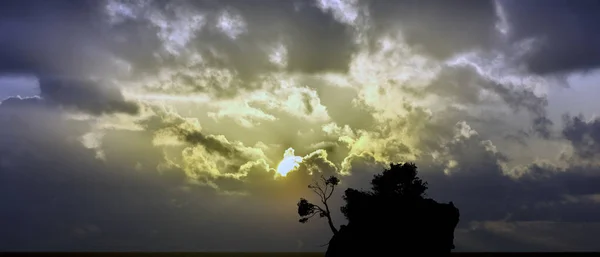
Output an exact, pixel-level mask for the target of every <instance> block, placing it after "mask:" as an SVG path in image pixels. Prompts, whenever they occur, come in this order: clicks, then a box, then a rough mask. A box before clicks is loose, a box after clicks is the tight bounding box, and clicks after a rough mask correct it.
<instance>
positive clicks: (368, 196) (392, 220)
mask: <svg viewBox="0 0 600 257" xmlns="http://www.w3.org/2000/svg"><path fill="white" fill-rule="evenodd" d="M417 175H418V172H417V166H416V165H415V164H414V163H402V164H393V163H392V164H391V165H390V168H389V169H385V170H384V171H383V172H382V173H381V174H377V175H375V176H374V177H373V179H372V180H371V190H370V191H361V190H356V189H352V188H348V189H346V191H345V192H344V195H343V199H344V201H345V202H346V204H345V205H344V206H343V207H341V211H342V213H343V214H344V216H345V217H346V219H348V224H347V225H342V226H341V227H340V230H339V231H338V230H337V229H335V227H334V226H333V223H332V222H331V216H330V211H329V207H328V206H327V204H326V203H327V200H328V199H329V197H331V195H332V193H333V189H334V188H335V186H336V185H337V184H338V182H339V180H337V178H335V180H332V181H331V182H333V183H331V182H330V183H328V182H327V181H328V180H326V179H325V178H322V182H325V183H324V185H325V188H326V189H325V190H323V189H322V187H320V186H316V185H314V184H313V185H310V186H309V188H311V189H313V191H315V193H316V194H317V195H319V196H321V201H322V202H323V204H324V205H325V208H321V207H319V206H316V205H314V204H311V203H309V202H308V201H307V200H305V199H301V200H300V202H299V203H298V213H299V214H300V216H301V217H304V218H302V219H301V220H300V221H301V222H306V221H307V220H308V219H309V218H310V217H312V216H314V215H320V216H321V217H327V218H328V219H329V221H330V222H329V225H330V227H331V228H332V231H333V232H334V235H333V237H332V238H331V240H330V241H329V246H328V249H327V253H326V256H327V257H337V256H350V255H357V254H368V255H371V256H396V255H398V254H399V253H405V254H413V255H415V254H416V255H419V254H421V255H428V254H431V253H434V254H437V255H439V254H447V253H450V251H451V249H453V248H454V244H453V241H454V229H455V228H456V225H457V224H458V221H459V211H458V209H457V208H456V207H455V206H454V204H453V203H452V202H450V203H449V204H442V203H437V202H436V201H434V200H433V199H428V198H426V191H427V188H428V185H427V182H424V181H423V180H421V179H420V178H419V177H418V176H417ZM332 178H334V177H332ZM332 178H330V179H332ZM328 187H331V191H327V188H328Z"/></svg>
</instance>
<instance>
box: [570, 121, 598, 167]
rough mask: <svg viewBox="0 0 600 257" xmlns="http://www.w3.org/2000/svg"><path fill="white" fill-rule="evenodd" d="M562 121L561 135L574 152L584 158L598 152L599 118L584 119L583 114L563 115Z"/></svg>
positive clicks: (591, 156)
mask: <svg viewBox="0 0 600 257" xmlns="http://www.w3.org/2000/svg"><path fill="white" fill-rule="evenodd" d="M564 121H565V127H564V128H563V131H562V135H563V136H564V138H565V139H567V140H568V141H569V142H570V143H571V145H572V146H573V149H574V151H575V154H577V155H578V156H579V157H581V158H584V159H589V158H594V157H596V156H598V154H600V119H594V120H590V121H586V120H585V118H584V117H583V115H579V116H575V117H571V116H570V115H565V116H564Z"/></svg>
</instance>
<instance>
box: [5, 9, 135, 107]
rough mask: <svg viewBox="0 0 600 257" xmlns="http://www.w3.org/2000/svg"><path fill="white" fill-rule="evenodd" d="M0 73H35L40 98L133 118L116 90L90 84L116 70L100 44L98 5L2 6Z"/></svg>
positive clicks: (94, 83)
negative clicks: (112, 69) (106, 73)
mask: <svg viewBox="0 0 600 257" xmlns="http://www.w3.org/2000/svg"><path fill="white" fill-rule="evenodd" d="M0 5H1V6H0V9H2V11H1V12H2V14H1V15H0V17H1V18H0V33H1V34H3V35H4V36H3V37H2V39H0V74H32V75H34V76H36V77H37V78H38V81H39V87H40V91H41V96H42V97H43V98H44V99H45V100H47V101H49V102H53V103H56V104H59V105H63V106H66V107H71V108H76V109H79V110H81V111H86V112H89V113H92V114H102V113H114V112H124V113H129V114H134V113H136V112H137V106H136V105H135V104H133V103H129V102H126V101H125V99H124V98H123V96H122V95H121V92H120V91H119V89H118V88H117V87H116V86H114V85H100V84H99V83H97V82H93V81H90V80H89V77H90V76H93V75H95V76H98V75H102V74H101V73H102V72H105V71H107V70H109V69H111V67H110V65H114V64H113V62H111V60H110V53H109V52H106V51H105V49H104V46H103V45H102V42H103V38H102V36H101V34H102V33H101V32H102V27H101V25H102V23H101V22H100V21H101V20H99V18H100V16H99V14H100V13H98V8H100V7H101V5H100V1H78V2H77V3H72V2H70V1H56V2H52V3H49V2H47V1H35V0H30V1H4V2H2V3H1V4H0Z"/></svg>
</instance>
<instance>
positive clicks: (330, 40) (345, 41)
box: [112, 0, 357, 96]
mask: <svg viewBox="0 0 600 257" xmlns="http://www.w3.org/2000/svg"><path fill="white" fill-rule="evenodd" d="M114 3H116V4H114V5H113V6H114V7H112V8H113V9H114V10H116V14H115V16H117V17H120V18H119V19H120V20H119V21H118V22H117V23H115V24H113V25H112V28H113V30H114V31H117V32H118V34H117V35H118V36H119V37H118V39H119V40H118V41H115V43H114V44H116V45H123V46H127V45H133V44H135V45H138V46H139V48H138V49H129V48H127V47H125V48H123V50H127V51H128V52H122V54H119V56H120V57H123V58H125V59H126V60H127V61H128V62H130V63H131V64H132V65H133V69H134V70H136V71H139V72H155V71H157V70H160V69H161V68H164V67H169V68H172V69H174V70H177V69H178V68H183V69H189V68H193V69H200V70H202V69H206V66H204V65H208V66H210V67H216V68H220V69H225V70H229V71H231V72H233V73H234V74H235V79H234V81H232V82H231V83H232V85H231V86H233V88H220V89H219V88H218V87H222V86H224V85H221V84H222V83H216V84H214V85H210V86H211V87H217V88H216V94H217V95H218V96H229V95H233V94H235V93H236V92H237V90H239V88H241V87H243V88H256V87H260V85H257V84H255V83H253V79H255V78H257V76H259V75H260V74H261V73H264V72H270V71H277V70H279V69H280V68H279V67H278V66H277V65H276V64H273V63H271V61H270V60H269V55H270V54H271V53H272V51H273V50H274V49H275V48H276V47H277V46H278V45H279V44H281V45H282V46H283V47H284V48H285V54H284V57H283V58H284V61H285V62H286V68H285V69H286V70H287V71H290V72H305V73H320V72H328V71H333V72H346V71H347V70H348V68H349V67H348V66H349V63H350V59H351V57H352V53H353V52H354V51H355V50H357V48H356V45H355V41H354V35H353V32H352V30H351V28H350V27H349V26H348V25H346V24H342V23H340V22H338V21H337V20H335V19H334V17H333V16H332V15H330V14H329V13H325V12H324V11H323V10H321V9H320V8H319V7H318V6H317V5H316V3H314V2H312V1H255V0H251V1H225V2H223V1H185V2H184V1H180V2H177V4H174V3H166V2H160V1H150V2H149V4H147V5H144V6H143V7H140V5H136V4H131V3H128V2H124V1H114ZM124 8H131V9H132V10H133V11H132V12H133V13H134V14H133V15H124V14H123V13H119V10H120V9H124ZM182 10H185V11H182ZM200 17H202V18H200ZM223 17H228V18H230V19H232V20H231V21H230V22H231V23H230V28H229V30H230V31H223V30H222V29H221V28H220V27H219V26H221V25H222V24H221V21H222V20H221V19H223ZM194 19H201V20H202V21H203V22H198V24H195V25H188V24H186V22H187V23H190V24H192V21H194ZM164 22H166V24H169V25H172V27H169V28H160V27H159V24H161V23H164ZM186 26H195V28H186ZM184 30H185V32H183V31H184ZM133 32H135V33H133ZM179 32H181V33H183V34H186V35H185V36H182V34H181V33H180V34H177V33H179ZM161 33H162V34H165V33H166V34H167V35H169V36H167V37H169V38H168V40H181V41H182V44H183V47H184V49H185V51H183V52H181V53H175V54H172V53H168V52H166V48H165V47H166V46H168V44H169V43H170V42H166V41H165V38H164V37H161V36H160V35H161ZM169 33H172V34H169ZM141 38H147V40H144V42H138V41H139V40H140V39H141ZM184 38H185V39H184ZM183 41H185V42H183ZM116 49H120V47H116ZM175 51H177V50H175ZM194 52H197V53H199V54H200V55H201V56H202V60H203V62H204V63H203V64H195V65H196V66H194V65H191V66H190V65H189V64H188V61H187V60H186V58H187V57H188V56H187V55H189V53H194ZM119 53H121V52H119ZM179 54H182V55H179ZM151 56H154V57H151ZM156 56H159V57H157V58H155V57H156ZM148 58H150V59H148ZM175 77H176V78H178V79H179V81H180V82H185V83H188V84H191V85H188V84H185V85H184V86H185V87H189V88H196V90H197V91H204V90H206V89H203V87H202V86H200V85H196V84H197V83H199V82H198V80H199V79H201V75H199V74H181V73H176V75H175Z"/></svg>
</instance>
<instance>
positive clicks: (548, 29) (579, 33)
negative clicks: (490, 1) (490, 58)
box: [500, 0, 600, 74]
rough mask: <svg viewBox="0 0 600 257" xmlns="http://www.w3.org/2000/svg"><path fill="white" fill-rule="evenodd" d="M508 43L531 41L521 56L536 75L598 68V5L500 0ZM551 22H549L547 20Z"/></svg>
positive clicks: (585, 0) (585, 1)
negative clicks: (504, 16)
mask: <svg viewBox="0 0 600 257" xmlns="http://www.w3.org/2000/svg"><path fill="white" fill-rule="evenodd" d="M500 3H501V5H502V6H503V7H504V9H505V10H506V16H507V21H508V24H509V34H508V38H509V40H510V41H511V42H519V41H521V40H527V39H532V38H533V39H534V40H537V41H536V42H535V43H534V44H533V49H532V50H531V52H529V53H528V54H526V55H524V56H523V57H521V60H520V61H522V62H524V63H525V64H526V66H527V67H528V69H529V70H530V71H532V72H534V73H538V74H550V73H565V72H570V71H578V70H590V69H593V68H597V67H599V65H600V50H599V49H598V47H597V46H598V44H599V43H600V36H599V35H598V33H597V32H596V31H597V24H598V23H599V22H600V18H599V17H600V4H599V3H598V2H597V1H593V0H583V1H568V0H551V1H543V2H542V1H513V0H509V1H500ZM549 20H552V22H551V23H549V22H548V21H549Z"/></svg>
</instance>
